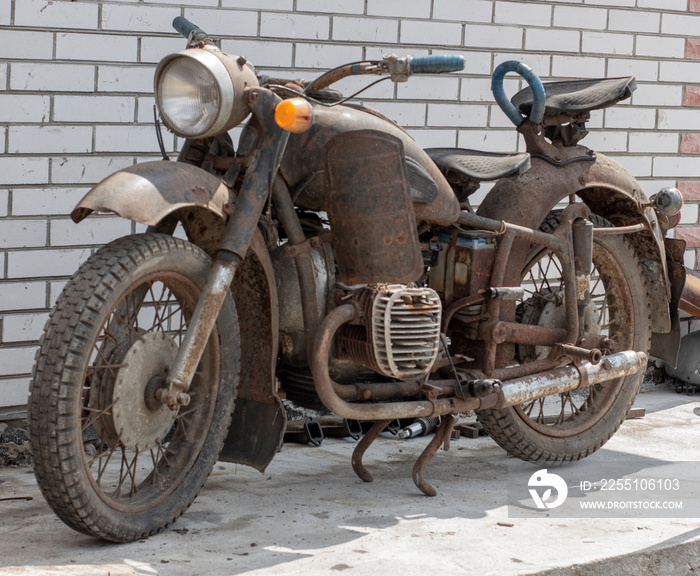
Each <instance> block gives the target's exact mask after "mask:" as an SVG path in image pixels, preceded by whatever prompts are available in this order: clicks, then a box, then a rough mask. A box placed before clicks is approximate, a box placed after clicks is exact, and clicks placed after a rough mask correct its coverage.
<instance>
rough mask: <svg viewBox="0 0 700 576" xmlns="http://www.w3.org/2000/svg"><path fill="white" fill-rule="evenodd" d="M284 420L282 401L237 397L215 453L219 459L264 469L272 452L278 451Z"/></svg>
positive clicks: (284, 425)
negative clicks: (226, 433)
mask: <svg viewBox="0 0 700 576" xmlns="http://www.w3.org/2000/svg"><path fill="white" fill-rule="evenodd" d="M286 424H287V413H286V411H285V409H284V406H283V405H282V401H281V400H279V399H278V398H275V402H274V404H266V403H263V402H257V401H256V400H249V399H247V398H240V399H238V400H236V407H235V409H234V410H233V420H232V422H231V427H230V428H229V431H228V436H227V437H226V442H225V443H224V448H223V450H222V451H221V453H220V454H219V460H222V461H224V462H236V463H238V464H245V465H247V466H252V467H253V468H255V469H256V470H259V471H260V472H265V468H267V466H268V464H269V463H270V462H271V460H272V456H274V455H275V454H277V452H279V450H280V448H281V447H282V440H283V438H284V429H285V427H286Z"/></svg>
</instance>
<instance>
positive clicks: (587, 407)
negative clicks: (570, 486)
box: [477, 212, 651, 464]
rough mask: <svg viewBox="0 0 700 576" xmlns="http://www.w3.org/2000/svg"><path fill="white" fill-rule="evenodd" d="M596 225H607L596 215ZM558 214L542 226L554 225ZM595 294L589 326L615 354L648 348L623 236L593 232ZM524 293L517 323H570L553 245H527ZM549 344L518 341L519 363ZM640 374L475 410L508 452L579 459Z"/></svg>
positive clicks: (643, 303)
mask: <svg viewBox="0 0 700 576" xmlns="http://www.w3.org/2000/svg"><path fill="white" fill-rule="evenodd" d="M591 220H592V221H593V223H594V224H595V226H597V227H600V226H606V225H609V223H608V222H607V221H606V220H604V219H602V218H600V217H598V216H595V215H592V216H591ZM557 225H558V221H557V213H556V212H555V213H552V214H550V217H548V219H547V220H546V221H545V224H543V226H542V229H544V230H545V231H551V230H552V229H553V228H555V227H556V226H557ZM593 268H594V269H593V273H592V277H591V300H590V302H589V304H588V306H587V307H586V309H585V311H584V330H585V331H586V332H589V333H594V334H602V335H606V336H608V337H609V338H611V339H612V340H613V341H614V343H615V345H614V349H613V350H612V351H613V352H618V351H622V350H637V351H644V352H647V351H648V350H649V343H650V338H651V331H650V314H649V303H648V297H647V293H646V289H645V285H644V280H643V278H644V276H643V275H642V271H641V269H640V263H639V259H638V258H637V255H636V254H635V252H634V250H633V249H632V247H631V246H630V244H629V242H627V240H626V239H625V238H624V237H623V236H617V235H613V236H596V237H595V238H594V243H593ZM521 286H522V287H523V288H524V289H525V297H524V299H523V300H522V301H521V302H520V303H519V305H518V308H517V311H516V321H518V322H521V323H523V324H536V325H540V326H547V327H550V328H564V327H565V326H566V314H565V308H564V306H565V302H564V290H563V284H562V280H561V263H560V262H559V259H558V258H557V257H556V256H555V255H554V254H553V253H552V252H551V251H550V250H549V249H545V248H542V247H537V248H535V249H533V250H531V251H530V253H529V254H528V257H527V258H526V262H525V264H524V266H522V274H521ZM549 350H550V349H549V348H548V347H544V346H532V345H519V346H518V347H517V349H516V361H517V362H518V363H521V364H523V363H525V362H529V361H533V360H537V359H540V358H545V357H546V356H547V354H548V353H549ZM642 378H643V372H640V373H638V374H633V375H630V376H627V377H625V378H618V379H616V380H614V381H611V382H605V383H602V384H596V385H594V386H591V387H589V388H585V389H583V390H580V391H574V392H567V393H565V394H555V395H553V396H548V397H545V398H540V399H537V400H533V401H532V402H528V403H526V404H521V405H519V406H513V407H510V408H505V409H502V410H482V411H480V412H478V413H477V415H478V418H479V421H480V422H481V423H482V425H483V427H484V429H485V430H486V432H488V433H489V435H490V436H491V437H492V438H493V439H494V440H495V441H496V442H497V443H498V444H499V445H500V446H502V447H503V448H504V449H505V450H506V451H508V453H510V454H511V455H513V456H517V457H518V458H521V459H523V460H528V461H532V462H542V463H547V464H557V463H564V462H569V461H573V460H580V459H581V458H584V457H585V456H587V455H589V454H591V453H593V452H595V451H596V450H597V449H598V448H600V447H601V446H602V445H603V444H604V443H605V442H607V440H608V439H609V438H610V437H611V436H612V435H613V434H614V433H615V431H616V430H617V429H618V428H619V426H620V425H621V424H622V422H623V421H624V419H625V417H626V415H627V413H628V411H629V409H630V407H631V406H632V403H633V402H634V399H635V397H636V395H637V393H638V391H639V387H640V385H641V382H642Z"/></svg>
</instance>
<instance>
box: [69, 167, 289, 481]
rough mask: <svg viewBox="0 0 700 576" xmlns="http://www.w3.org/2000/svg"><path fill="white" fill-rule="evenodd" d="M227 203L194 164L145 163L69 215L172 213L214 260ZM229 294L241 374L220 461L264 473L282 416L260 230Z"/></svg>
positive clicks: (273, 295)
mask: <svg viewBox="0 0 700 576" xmlns="http://www.w3.org/2000/svg"><path fill="white" fill-rule="evenodd" d="M234 202H235V196H233V195H232V193H231V191H230V189H229V188H228V187H227V186H226V185H225V184H224V183H223V182H222V181H221V180H220V179H219V178H217V177H216V176H214V175H212V174H210V173H209V172H206V171H204V170H202V169H201V168H198V167H196V166H192V165H189V164H183V163H179V162H165V161H160V162H146V163H143V164H137V165H135V166H131V167H129V168H127V169H125V170H121V171H120V172H117V173H115V174H112V175H111V176H109V177H107V178H105V179H104V180H103V181H102V182H100V183H99V184H98V185H97V186H95V187H94V188H93V189H92V190H90V192H88V194H87V195H86V196H85V197H84V198H83V199H82V200H81V201H80V203H79V204H78V205H77V206H76V208H75V209H74V210H73V212H72V213H71V217H72V218H73V220H74V221H75V222H80V221H81V220H83V219H84V218H86V217H87V216H88V215H89V214H91V213H92V212H113V213H115V214H118V215H119V216H122V217H123V218H127V219H129V220H133V221H135V222H139V223H142V224H147V225H149V226H157V225H158V224H159V223H160V222H162V221H163V220H165V219H166V218H169V217H170V218H173V217H174V218H177V219H178V220H179V221H180V222H181V224H182V226H183V228H184V229H185V232H186V234H187V237H188V238H189V240H190V241H191V242H192V243H193V244H196V245H197V246H199V247H200V248H202V249H203V250H204V251H205V252H207V253H208V254H209V255H210V256H212V257H214V255H215V253H216V250H217V248H218V246H219V244H220V243H221V238H222V236H223V233H224V230H225V228H226V220H227V219H228V215H227V212H228V210H229V206H230V205H231V204H233V203H234ZM231 292H232V294H233V297H234V301H235V303H236V309H237V312H238V320H239V325H240V331H241V338H240V340H241V377H240V382H239V385H238V394H237V400H236V404H235V408H234V413H233V420H232V424H231V428H230V430H229V435H228V437H227V439H226V442H225V444H224V448H223V450H222V452H221V454H220V459H222V460H226V461H229V462H238V463H241V464H247V465H249V466H253V467H254V468H257V469H258V470H260V471H264V470H265V468H266V467H267V465H268V464H269V463H270V461H271V460H272V458H273V456H274V455H275V454H276V453H277V452H278V451H279V449H280V448H281V446H282V439H283V436H284V428H285V425H286V416H285V411H284V406H283V405H282V401H281V400H280V398H279V397H278V396H277V394H276V387H275V362H276V359H277V347H278V339H279V308H278V301H277V284H276V282H275V276H274V271H273V268H272V262H271V261H270V255H269V252H268V250H267V247H266V244H265V241H264V239H263V236H262V234H261V232H260V230H259V229H258V230H256V231H255V233H254V235H253V239H252V241H251V244H250V246H249V248H248V251H247V254H246V258H245V260H243V262H242V263H241V264H240V266H239V268H238V270H237V271H236V277H235V280H234V282H233V285H232V286H231Z"/></svg>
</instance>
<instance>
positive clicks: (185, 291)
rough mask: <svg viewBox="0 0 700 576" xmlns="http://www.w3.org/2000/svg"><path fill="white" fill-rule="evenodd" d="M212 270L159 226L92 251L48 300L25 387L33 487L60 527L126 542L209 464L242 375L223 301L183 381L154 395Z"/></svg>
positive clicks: (142, 532) (152, 528)
mask: <svg viewBox="0 0 700 576" xmlns="http://www.w3.org/2000/svg"><path fill="white" fill-rule="evenodd" d="M210 268H211V259H210V258H209V257H208V256H207V255H206V254H205V253H204V252H203V251H202V250H200V249H199V248H197V247H196V246H194V245H192V244H189V243H187V242H184V241H182V240H178V239H175V238H172V237H170V236H164V235H160V234H142V235H137V236H129V237H125V238H121V239H119V240H116V241H114V242H112V243H111V244H108V245H107V246H105V247H103V248H102V249H100V250H99V251H98V252H97V253H95V254H94V255H93V256H92V257H91V258H90V259H89V260H88V261H87V262H86V263H85V264H84V265H83V266H82V267H81V268H80V270H78V272H77V273H76V274H75V275H74V276H73V278H72V279H71V281H70V282H69V283H68V285H67V286H66V288H65V289H64V291H63V293H62V294H61V296H60V297H59V299H58V301H57V303H56V307H55V308H54V310H53V312H52V314H51V317H50V319H49V322H48V324H47V327H46V331H45V334H44V336H43V338H42V341H41V346H40V349H39V352H38V354H37V363H36V366H35V369H34V377H33V381H32V384H31V388H30V398H29V422H30V441H31V445H32V451H33V455H34V460H35V464H34V466H35V474H36V477H37V481H38V483H39V486H40V488H41V490H42V492H43V494H44V496H45V498H46V500H47V502H48V503H49V505H50V506H51V507H52V508H53V510H54V511H55V512H56V514H57V515H58V516H59V517H60V518H61V520H63V521H64V522H65V523H66V524H68V526H70V527H71V528H74V529H75V530H78V531H79V532H83V533H85V534H89V535H92V536H95V537H98V538H102V539H104V540H111V541H115V542H129V541H133V540H138V539H140V538H144V537H146V536H149V535H151V534H155V533H157V532H159V531H161V530H163V529H164V528H165V527H166V526H168V525H169V524H170V523H172V522H173V521H174V520H175V519H176V518H178V517H179V516H180V515H181V514H182V513H183V512H184V511H185V510H186V509H187V508H188V507H189V506H190V504H191V503H192V502H193V500H194V498H195V497H196V495H197V493H198V492H199V490H200V488H201V487H202V486H203V485H204V482H205V481H206V479H207V476H208V475H209V473H210V472H211V469H212V467H213V466H214V463H215V462H216V460H217V457H218V454H219V451H220V450H221V447H222V445H223V442H224V439H225V437H226V432H227V429H228V425H229V423H230V420H231V414H232V411H233V403H234V398H235V392H236V385H237V382H238V372H239V360H240V358H239V356H240V352H239V350H240V347H239V331H238V320H237V316H236V309H235V306H234V303H233V299H232V298H231V297H230V295H229V296H228V297H227V298H226V300H225V302H224V305H223V307H222V309H221V313H220V314H219V317H218V319H217V324H216V327H215V329H214V331H213V332H212V335H211V336H210V339H209V342H208V343H207V346H206V349H205V352H204V355H203V357H202V360H201V362H200V364H199V365H198V367H197V374H196V375H195V377H194V380H193V382H192V385H191V387H190V389H189V393H190V395H191V403H190V404H189V406H186V407H184V406H183V407H180V409H179V410H178V411H177V412H172V411H170V409H169V408H167V407H166V406H165V405H163V404H161V403H160V402H158V401H157V398H156V393H157V390H158V389H159V388H162V387H163V385H164V379H165V378H166V377H167V373H168V369H169V367H170V365H171V363H172V360H173V359H174V356H175V354H176V353H177V349H178V347H179V345H180V343H181V341H182V336H183V334H184V332H185V330H186V326H187V322H188V320H189V318H190V317H191V315H192V312H193V310H194V307H195V305H196V304H197V301H198V299H199V296H200V294H201V291H202V288H203V286H204V284H205V282H206V278H207V274H208V272H209V269H210Z"/></svg>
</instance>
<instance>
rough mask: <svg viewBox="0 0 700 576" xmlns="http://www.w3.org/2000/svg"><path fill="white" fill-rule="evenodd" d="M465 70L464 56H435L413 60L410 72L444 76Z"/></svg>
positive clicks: (409, 67) (410, 63)
mask: <svg viewBox="0 0 700 576" xmlns="http://www.w3.org/2000/svg"><path fill="white" fill-rule="evenodd" d="M463 69H464V56H457V55H453V54H435V55H433V56H418V57H416V58H411V60H410V62H409V63H408V70H409V72H410V73H411V74H442V73H443V72H458V71H459V70H463Z"/></svg>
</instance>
